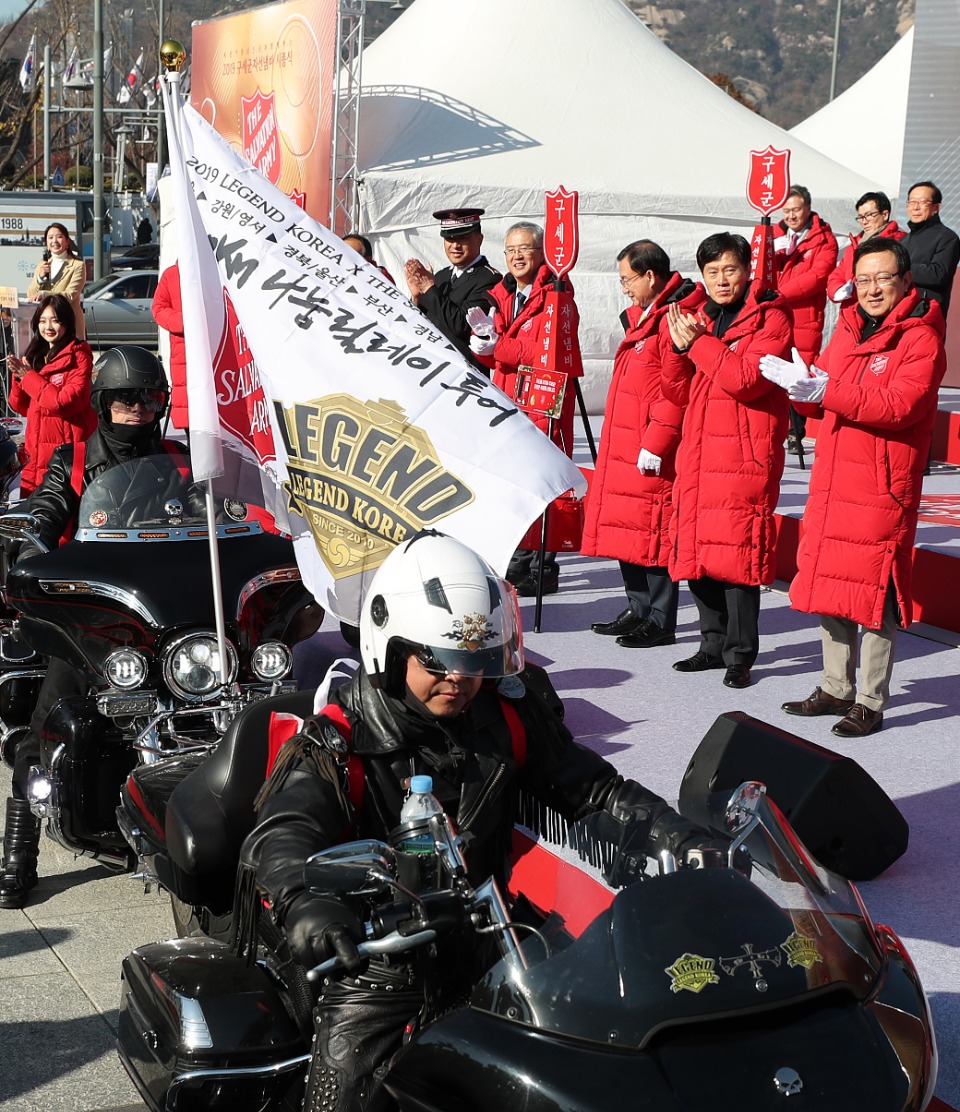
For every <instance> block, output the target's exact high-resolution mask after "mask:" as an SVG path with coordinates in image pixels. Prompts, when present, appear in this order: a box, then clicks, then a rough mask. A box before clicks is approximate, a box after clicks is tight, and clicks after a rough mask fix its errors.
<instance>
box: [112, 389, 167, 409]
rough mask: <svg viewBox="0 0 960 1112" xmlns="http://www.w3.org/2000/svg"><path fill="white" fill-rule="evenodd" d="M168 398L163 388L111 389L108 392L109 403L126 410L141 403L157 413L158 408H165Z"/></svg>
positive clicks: (143, 406) (145, 407)
mask: <svg viewBox="0 0 960 1112" xmlns="http://www.w3.org/2000/svg"><path fill="white" fill-rule="evenodd" d="M166 400H167V395H166V394H164V392H163V391H162V390H109V391H108V392H107V404H108V405H111V406H112V405H117V406H119V407H120V408H121V409H125V410H131V409H134V408H136V406H138V405H139V406H142V408H143V409H149V410H152V411H153V412H154V413H156V411H157V410H158V409H163V404H164V402H165V401H166Z"/></svg>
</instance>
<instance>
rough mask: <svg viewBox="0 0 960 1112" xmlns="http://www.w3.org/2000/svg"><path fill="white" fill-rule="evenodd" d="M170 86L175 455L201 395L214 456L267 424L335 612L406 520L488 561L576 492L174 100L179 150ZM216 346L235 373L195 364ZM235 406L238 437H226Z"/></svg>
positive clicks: (206, 360)
mask: <svg viewBox="0 0 960 1112" xmlns="http://www.w3.org/2000/svg"><path fill="white" fill-rule="evenodd" d="M170 84H171V83H170V82H169V78H168V79H167V80H166V81H164V82H163V85H164V103H165V107H166V109H167V121H168V133H169V135H170V155H171V158H170V162H171V168H172V171H173V178H174V182H175V183H176V184H175V204H176V235H177V241H176V244H177V255H178V259H179V265H180V272H181V289H182V294H183V309H184V335H185V340H186V352H187V380H188V390H189V406H190V430H191V453H194V451H195V450H196V449H195V448H194V440H193V431H194V426H195V424H196V423H200V426H201V427H202V428H203V432H204V436H205V437H206V436H209V435H210V433H211V432H212V431H213V428H212V425H213V417H214V415H213V414H211V413H210V412H209V397H210V396H211V395H213V394H215V395H216V399H217V401H218V402H219V414H218V415H217V416H218V419H219V422H220V427H221V429H223V430H224V431H225V432H227V433H229V436H225V437H224V440H223V453H224V462H225V463H228V461H229V457H230V456H231V455H232V454H233V453H234V452H235V451H237V450H238V445H239V450H240V451H247V452H248V455H251V454H253V450H252V449H251V448H250V443H251V440H252V439H254V438H256V436H258V435H260V434H262V433H263V432H264V431H265V430H264V428H263V426H264V425H265V423H266V422H267V421H269V422H270V424H271V430H270V431H271V434H272V439H271V440H270V441H268V443H269V444H270V445H271V447H272V456H273V458H269V459H268V458H266V457H265V454H264V452H263V451H262V450H261V451H260V456H261V466H263V467H264V468H265V469H266V470H267V471H272V473H273V474H275V476H276V479H277V482H278V483H279V484H280V485H281V487H282V494H283V498H284V500H285V501H286V502H287V503H288V505H289V510H290V513H289V522H290V526H291V532H292V533H293V534H294V539H295V544H296V550H297V559H298V562H299V564H300V570H301V573H302V574H303V576H304V580H305V582H306V583H307V585H308V586H309V587H310V589H311V590H312V591H313V593H314V595H315V597H316V598H317V599H318V600H319V601H320V602H322V603H323V604H324V605H325V606H326V607H327V608H328V609H330V610H332V611H333V613H334V614H336V615H337V616H338V617H340V618H342V619H346V620H348V621H356V620H357V617H358V615H359V608H360V602H361V599H362V593H363V589H364V586H365V583H366V582H368V581H369V578H370V576H371V575H372V574H373V572H374V571H375V570H376V569H377V567H379V565H380V564H381V563H382V562H383V560H384V558H385V557H386V555H387V554H388V553H389V552H390V551H391V550H392V548H393V547H394V546H395V545H396V544H398V543H399V542H401V541H403V540H405V539H407V538H409V537H411V536H413V535H414V534H415V533H416V532H418V531H419V530H421V529H425V528H435V529H439V530H440V531H442V532H444V533H449V534H450V535H452V536H455V537H457V538H458V539H459V540H461V541H463V542H464V543H465V544H468V545H470V546H471V547H472V548H474V549H475V550H476V551H478V552H479V553H480V554H481V555H482V556H484V557H485V558H486V559H487V560H488V561H489V562H490V563H491V564H492V565H493V566H494V567H496V568H498V569H500V570H501V571H503V570H504V569H505V568H506V566H507V563H508V561H509V558H510V556H511V554H512V553H513V551H514V549H515V547H516V545H517V544H518V542H519V541H520V539H521V537H522V536H523V534H524V533H525V532H526V530H527V528H528V526H529V525H530V523H531V522H532V521H534V520H535V519H536V518H537V517H538V516H539V515H540V514H541V513H542V511H543V508H544V506H545V505H546V504H547V503H548V502H550V501H551V500H552V499H553V498H555V497H556V496H557V495H559V494H561V493H562V492H563V491H565V490H569V489H570V488H574V489H576V490H578V491H580V492H582V491H583V490H584V488H585V485H586V484H585V482H584V480H583V476H582V475H581V473H580V470H579V469H578V468H577V467H576V466H575V465H574V464H573V462H572V461H571V460H569V459H568V458H567V457H566V456H565V455H564V454H563V453H562V452H560V451H559V449H557V448H556V447H555V446H554V445H553V444H552V443H551V441H550V440H549V439H548V438H547V437H546V436H544V435H543V433H541V432H540V431H539V430H538V429H537V428H536V427H535V426H534V425H533V423H532V422H531V421H529V420H528V419H527V418H526V416H525V415H524V414H523V413H522V412H521V411H520V410H519V409H518V408H517V406H516V405H515V404H514V403H513V402H512V401H511V400H510V399H509V398H507V397H506V395H504V394H503V393H501V391H499V390H498V389H497V388H496V387H495V386H493V385H492V384H491V383H490V382H489V381H488V380H487V379H486V378H484V377H483V375H481V374H479V373H478V372H477V371H476V370H475V369H474V368H472V367H471V366H469V365H468V364H467V363H466V362H465V361H464V360H463V358H462V357H461V356H460V355H459V353H458V352H457V351H456V350H455V349H454V348H453V347H452V346H451V345H450V344H449V342H448V341H447V340H446V338H445V337H444V336H442V335H440V334H439V333H437V332H436V330H435V329H434V326H433V325H432V324H431V323H430V321H428V320H427V319H426V318H425V317H424V316H422V315H421V314H420V313H419V311H418V310H417V309H416V308H415V307H414V306H413V305H412V304H411V303H410V302H409V300H408V299H407V298H406V297H405V296H404V295H403V294H402V293H401V292H400V291H399V290H398V289H397V288H396V286H394V285H393V284H392V283H391V282H388V281H387V280H386V279H385V278H384V277H383V275H382V274H381V273H380V271H379V270H377V269H376V268H375V267H373V266H371V265H369V264H368V263H365V262H364V261H363V259H361V258H360V256H359V255H357V254H355V253H354V252H353V251H351V250H350V249H349V248H347V247H345V246H344V244H343V243H342V242H341V241H340V240H339V239H338V238H337V237H336V236H335V235H333V233H331V232H330V231H329V230H328V229H326V228H324V227H322V226H321V225H320V224H318V223H317V222H316V221H315V220H313V219H312V218H311V217H309V216H308V215H307V214H306V213H305V212H304V211H303V210H302V209H300V208H299V207H298V206H297V205H296V204H295V203H294V202H293V201H292V200H291V199H290V198H289V197H287V196H286V195H285V194H283V193H282V192H281V191H280V190H278V189H277V188H275V187H274V186H272V185H271V184H270V183H269V182H268V181H267V180H266V178H264V177H263V176H262V175H261V174H259V173H258V172H257V171H256V170H254V169H253V168H252V167H251V166H250V164H249V163H248V162H246V161H245V160H244V158H243V157H242V155H240V154H239V153H237V152H236V151H234V150H233V149H232V148H231V147H230V146H229V144H227V143H226V142H225V141H224V139H223V138H222V137H221V136H220V135H218V134H217V132H216V131H215V130H214V129H213V128H212V127H211V126H210V125H209V124H208V123H207V122H206V121H205V120H204V119H203V118H202V117H201V116H200V115H199V114H198V113H197V112H196V111H194V109H192V108H191V107H190V106H189V105H184V106H182V108H180V112H179V115H180V127H181V129H182V130H181V140H182V146H181V144H180V143H178V142H177V141H176V140H175V138H174V135H175V132H176V124H175V123H174V121H173V120H172V119H171V116H172V115H175V110H176V109H177V108H178V107H179V97H175V95H173V94H171V92H170ZM255 110H256V106H255V105H254V106H253V107H252V108H251V111H255ZM261 118H262V114H261V116H258V119H261ZM256 122H257V121H253V123H256ZM261 139H262V141H263V143H270V142H272V141H273V136H272V135H268V134H265V135H263V136H262V137H261ZM211 264H212V266H213V268H214V269H215V270H216V272H217V273H218V275H219V278H214V277H213V275H211V273H210V268H211ZM214 286H216V287H217V288H216V289H215V288H214ZM217 294H220V295H221V296H219V297H218V296H217ZM188 308H189V310H190V315H189V316H188ZM218 335H219V336H220V338H221V339H220V341H218V340H217V338H216V337H217V336H218ZM224 340H227V341H231V340H232V341H233V342H234V346H235V349H236V350H237V351H242V352H243V353H249V360H248V361H247V362H246V363H245V364H244V366H243V369H242V370H241V369H239V368H238V367H234V366H229V365H227V366H224V365H223V364H222V363H221V361H220V359H219V355H217V356H214V357H213V358H211V354H212V353H214V352H217V351H218V346H220V344H222V343H223V342H224ZM211 367H213V368H214V377H215V379H216V385H215V386H213V385H210V386H208V387H207V388H206V389H205V390H201V389H200V388H199V386H198V383H197V378H198V372H199V373H205V374H206V376H207V377H208V378H209V370H210V368H211ZM195 398H196V399H197V400H198V402H200V407H199V409H198V410H197V411H195V409H194V404H195V401H194V399H195ZM238 402H240V403H242V405H243V406H244V407H245V408H246V412H247V413H248V414H249V415H250V428H249V429H248V433H247V435H246V438H245V437H243V436H241V437H239V438H238V437H237V436H236V431H237V425H238V421H237V419H236V414H237V412H238ZM231 437H232V438H233V439H232V440H231ZM263 440H264V438H263V437H262V435H261V439H260V441H259V443H260V444H262V443H263ZM197 447H198V448H203V449H204V454H205V455H206V448H205V446H204V445H202V444H198V445H197ZM228 466H229V463H228Z"/></svg>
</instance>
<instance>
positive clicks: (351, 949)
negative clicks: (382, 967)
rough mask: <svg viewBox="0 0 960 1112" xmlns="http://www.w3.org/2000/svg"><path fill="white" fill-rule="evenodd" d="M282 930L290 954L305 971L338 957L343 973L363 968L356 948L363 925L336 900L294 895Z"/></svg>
mask: <svg viewBox="0 0 960 1112" xmlns="http://www.w3.org/2000/svg"><path fill="white" fill-rule="evenodd" d="M283 930H284V934H285V935H286V938H287V944H288V945H289V947H290V951H291V953H292V954H293V956H294V957H295V958H296V959H297V961H298V962H299V963H300V964H301V965H303V966H305V967H306V968H307V969H312V968H313V967H314V966H315V965H319V964H320V962H322V961H326V960H327V958H330V957H337V958H339V959H340V961H341V962H342V964H343V967H344V970H345V971H346V972H347V973H357V972H359V971H360V970H361V969H362V968H363V965H364V962H363V959H362V958H361V957H360V955H359V954H358V953H357V946H356V943H357V941H359V940H360V939H362V938H363V925H362V924H361V922H360V920H359V919H358V918H357V916H356V915H355V914H354V912H353V911H352V910H351V909H350V908H349V907H347V906H346V904H343V903H341V902H340V900H334V899H331V898H330V897H328V896H314V895H313V894H312V893H310V892H305V893H304V894H303V895H302V896H297V898H296V899H295V900H294V901H293V903H292V904H291V905H290V908H289V910H288V911H287V916H286V919H285V920H284V923H283Z"/></svg>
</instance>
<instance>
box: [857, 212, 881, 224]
mask: <svg viewBox="0 0 960 1112" xmlns="http://www.w3.org/2000/svg"><path fill="white" fill-rule="evenodd" d="M881 215H882V214H881V213H879V212H861V213H859V214H858V216H857V223H858V224H866V223H868V222H869V221H871V220H876V219H877V217H878V216H881Z"/></svg>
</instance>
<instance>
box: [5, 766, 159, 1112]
mask: <svg viewBox="0 0 960 1112" xmlns="http://www.w3.org/2000/svg"><path fill="white" fill-rule="evenodd" d="M9 791H10V770H9V769H8V768H5V767H4V768H3V769H2V772H0V798H3V799H5V798H6V797H7V795H8V794H9ZM81 880H82V883H79V882H80V881H81ZM173 933H174V931H173V925H172V919H171V916H170V902H169V897H167V896H165V895H162V894H157V893H156V892H153V893H152V894H151V895H145V894H144V892H143V885H142V884H141V883H140V881H137V880H133V879H131V877H130V875H129V874H126V875H118V874H116V873H112V872H110V871H109V870H107V869H105V868H103V867H102V866H100V865H98V864H97V863H96V862H95V861H91V860H89V859H87V858H79V859H75V858H74V857H73V855H72V854H70V853H68V852H67V851H66V850H64V849H61V848H60V846H58V845H57V844H56V843H55V842H53V841H51V840H50V839H49V838H47V837H46V836H45V835H44V837H43V838H42V839H41V842H40V885H39V887H38V888H37V889H36V891H35V892H34V893H33V895H32V898H31V900H30V902H29V903H28V904H27V906H26V907H25V908H24V909H23V910H22V911H6V910H0V1063H2V1065H0V1110H3V1112H142V1110H143V1109H144V1108H145V1105H144V1104H143V1103H142V1102H141V1101H140V1099H139V1097H138V1095H137V1092H136V1089H134V1087H133V1085H132V1083H131V1082H130V1080H129V1079H128V1078H127V1075H126V1073H125V1072H124V1069H123V1067H122V1066H121V1065H120V1060H119V1058H118V1057H117V1054H116V1051H115V1049H114V1041H115V1038H116V1028H117V1015H118V1008H119V1003H120V962H121V960H122V959H123V957H124V955H126V954H127V953H129V952H130V950H132V949H133V948H134V947H135V946H138V945H140V944H141V943H143V942H150V941H153V940H156V939H159V938H168V937H170V936H171V935H172V934H173Z"/></svg>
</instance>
